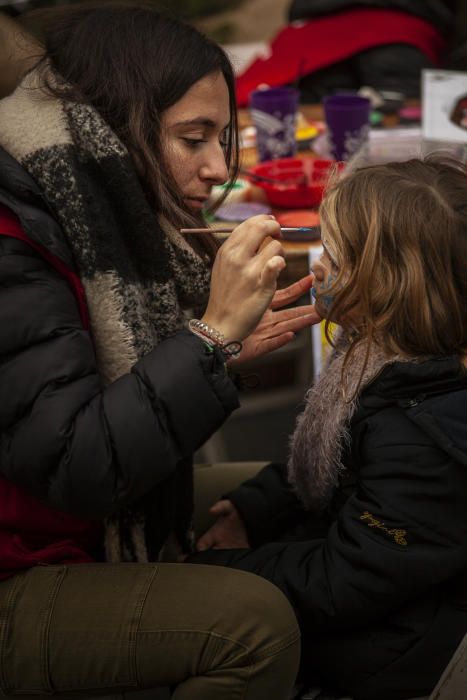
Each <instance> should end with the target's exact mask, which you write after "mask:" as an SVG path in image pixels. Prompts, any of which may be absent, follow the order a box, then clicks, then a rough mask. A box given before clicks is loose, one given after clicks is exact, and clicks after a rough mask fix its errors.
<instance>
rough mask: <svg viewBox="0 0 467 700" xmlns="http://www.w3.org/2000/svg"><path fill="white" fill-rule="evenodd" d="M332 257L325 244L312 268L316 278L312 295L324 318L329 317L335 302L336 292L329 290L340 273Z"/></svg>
mask: <svg viewBox="0 0 467 700" xmlns="http://www.w3.org/2000/svg"><path fill="white" fill-rule="evenodd" d="M331 255H332V254H331V253H330V251H329V249H328V247H327V246H326V244H325V243H323V253H322V254H321V255H320V257H319V259H318V260H316V261H315V262H314V263H313V264H312V266H311V271H312V272H313V274H314V276H315V281H314V284H313V289H312V295H313V296H314V297H315V300H316V301H315V306H316V310H317V311H318V313H319V314H320V316H322V317H323V318H328V316H329V310H330V308H331V306H332V303H333V301H334V292H332V291H331V292H330V291H329V290H330V288H331V287H332V286H333V285H334V283H335V281H336V278H337V274H338V272H339V270H338V267H337V265H336V263H335V260H334V259H333V257H331Z"/></svg>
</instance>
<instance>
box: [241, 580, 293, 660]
mask: <svg viewBox="0 0 467 700" xmlns="http://www.w3.org/2000/svg"><path fill="white" fill-rule="evenodd" d="M229 574H230V575H231V576H233V577H234V579H236V581H234V583H235V590H236V596H235V598H236V599H235V601H230V602H229V603H227V605H228V609H229V613H230V615H231V616H232V619H233V624H234V629H235V628H236V630H237V635H238V641H239V642H241V643H243V644H245V645H246V646H247V647H248V649H249V653H250V654H251V655H255V656H259V655H267V654H268V653H271V654H273V653H276V652H278V651H280V650H281V649H283V648H286V647H287V646H289V645H294V644H298V642H299V639H300V632H299V628H298V623H297V619H296V616H295V613H294V611H293V609H292V606H291V605H290V603H289V601H288V600H287V598H286V597H285V595H284V594H283V593H282V592H281V591H280V590H279V589H278V588H277V587H276V586H274V585H273V584H272V583H270V582H269V581H266V580H265V579H263V578H261V577H259V576H256V575H255V574H251V573H245V572H243V571H236V570H232V569H231V570H229Z"/></svg>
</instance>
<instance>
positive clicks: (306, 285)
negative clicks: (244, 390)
mask: <svg viewBox="0 0 467 700" xmlns="http://www.w3.org/2000/svg"><path fill="white" fill-rule="evenodd" d="M313 281H314V276H313V275H307V276H306V277H302V279H300V280H298V282H294V284H291V285H290V286H289V287H286V288H285V289H279V290H278V291H277V292H276V293H275V294H274V297H273V300H272V303H271V306H270V307H269V309H267V310H266V312H265V313H264V315H263V317H262V319H261V320H260V322H259V324H258V326H257V327H256V329H255V330H254V331H253V332H252V333H251V334H250V335H249V336H248V337H247V338H245V340H244V341H243V349H242V354H241V357H240V358H239V359H238V360H229V366H234V365H240V364H242V363H244V362H248V361H250V360H253V359H254V358H256V357H260V356H261V355H265V354H266V353H268V352H272V350H277V348H280V347H282V346H283V345H287V343H290V341H291V340H293V339H294V337H295V333H297V332H298V331H300V330H302V328H306V327H307V326H313V325H314V324H315V323H319V322H320V321H321V316H320V315H319V314H318V312H317V311H316V309H315V307H314V305H312V304H307V305H305V306H295V307H293V308H290V309H282V310H281V311H275V310H274V309H281V307H283V306H287V305H288V304H292V303H293V302H294V301H296V300H297V299H299V298H300V297H301V296H303V294H305V293H306V292H307V291H308V290H309V289H311V287H312V286H313Z"/></svg>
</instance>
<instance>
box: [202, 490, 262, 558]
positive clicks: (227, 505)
mask: <svg viewBox="0 0 467 700" xmlns="http://www.w3.org/2000/svg"><path fill="white" fill-rule="evenodd" d="M209 512H210V513H211V515H215V516H217V520H216V522H215V523H214V525H212V526H211V527H210V528H209V530H207V531H206V532H205V533H204V535H202V536H201V537H200V538H199V540H198V542H197V544H196V549H197V550H198V551H199V552H203V551H205V550H206V549H246V548H249V547H250V543H249V542H248V536H247V534H246V528H245V525H244V522H243V520H242V517H241V515H240V513H239V512H238V510H237V509H236V508H235V506H234V504H233V503H232V502H231V501H229V500H227V499H223V500H221V501H217V503H215V504H214V505H213V506H212V507H211V508H210V509H209Z"/></svg>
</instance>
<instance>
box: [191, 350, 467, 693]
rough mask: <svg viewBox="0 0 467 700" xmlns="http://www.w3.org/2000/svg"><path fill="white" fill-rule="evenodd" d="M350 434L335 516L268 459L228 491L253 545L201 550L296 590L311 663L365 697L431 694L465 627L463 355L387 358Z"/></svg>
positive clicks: (466, 398)
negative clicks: (309, 503)
mask: <svg viewBox="0 0 467 700" xmlns="http://www.w3.org/2000/svg"><path fill="white" fill-rule="evenodd" d="M351 435H352V447H351V452H349V454H348V455H347V457H346V466H347V467H348V471H347V474H346V477H345V479H343V480H342V483H341V486H340V489H339V490H338V492H337V493H336V495H335V499H334V501H333V503H332V504H331V506H330V507H329V509H328V511H327V512H326V513H325V514H324V516H323V517H321V518H315V517H313V516H312V515H310V514H307V513H305V512H304V511H303V510H302V508H301V507H300V504H299V502H298V500H297V499H296V498H295V496H294V495H293V493H292V492H291V491H290V489H289V488H288V487H287V484H286V481H285V475H284V472H283V470H281V469H280V468H279V467H278V466H269V467H266V469H265V470H263V472H261V473H260V474H259V475H258V476H257V477H256V478H255V479H252V480H251V481H249V482H246V483H245V484H244V485H242V486H241V487H240V488H238V489H237V490H236V491H234V492H233V493H232V494H230V495H229V498H231V500H232V501H233V502H234V503H235V505H236V506H237V508H238V509H239V511H240V512H241V513H242V515H243V517H244V520H245V522H246V524H247V529H248V533H249V537H250V541H251V543H252V544H253V546H254V547H255V548H254V549H252V550H249V551H246V550H228V551H224V552H222V551H218V552H216V551H208V552H205V553H201V554H199V555H197V556H196V561H198V562H204V563H213V564H223V565H227V566H232V567H236V568H241V569H244V570H247V571H252V572H254V573H256V574H260V575H262V576H264V577H266V578H268V579H270V580H271V581H273V582H274V583H276V584H277V585H278V586H279V587H280V588H281V589H282V590H283V591H284V592H285V593H286V595H287V596H288V597H289V599H290V600H291V601H292V603H293V604H294V606H295V609H296V611H297V613H298V617H299V620H300V622H301V626H302V630H303V633H304V656H303V659H304V660H303V671H304V673H305V674H306V673H308V672H311V673H315V674H317V675H318V676H319V680H320V681H321V682H322V683H323V682H324V683H326V684H328V685H330V686H334V688H335V689H337V690H339V691H340V692H342V693H348V694H351V695H352V696H353V697H355V698H358V700H401V699H402V698H412V697H417V696H420V695H427V694H429V692H430V691H431V690H432V688H433V687H434V685H435V684H436V682H437V680H438V678H439V676H440V675H441V672H442V671H443V669H444V667H445V666H446V664H447V663H448V661H449V659H450V656H451V655H452V653H453V652H454V650H455V648H456V646H457V645H458V644H459V642H460V640H461V639H462V637H463V636H464V634H465V633H466V632H467V373H466V372H465V370H464V371H463V370H462V369H461V368H460V366H459V363H458V361H457V359H455V358H446V359H441V360H431V361H426V362H423V363H421V364H413V363H402V364H401V363H396V364H394V365H392V366H389V367H387V368H386V369H385V370H384V371H383V372H382V374H381V375H380V376H379V378H377V379H376V380H375V381H374V382H373V383H372V384H371V385H369V386H368V387H367V388H366V389H365V390H364V391H363V392H362V394H361V397H360V406H359V409H358V411H357V413H356V415H355V417H354V419H353V423H352V427H351ZM271 540H276V541H273V542H271ZM267 542H270V543H269V544H267ZM459 700H460V699H459Z"/></svg>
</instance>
